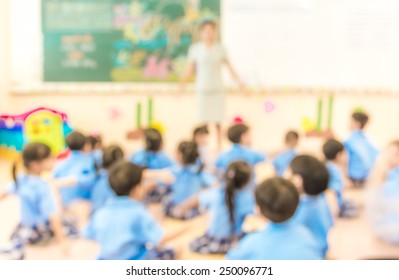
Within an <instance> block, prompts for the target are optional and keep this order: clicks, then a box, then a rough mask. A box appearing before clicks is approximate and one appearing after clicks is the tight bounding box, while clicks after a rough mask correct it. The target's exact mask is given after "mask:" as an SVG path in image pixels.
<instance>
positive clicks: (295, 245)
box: [226, 177, 323, 260]
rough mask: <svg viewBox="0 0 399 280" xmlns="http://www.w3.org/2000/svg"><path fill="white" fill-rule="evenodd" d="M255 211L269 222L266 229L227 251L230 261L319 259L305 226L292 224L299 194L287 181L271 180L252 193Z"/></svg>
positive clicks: (248, 236) (311, 237)
mask: <svg viewBox="0 0 399 280" xmlns="http://www.w3.org/2000/svg"><path fill="white" fill-rule="evenodd" d="M255 198H256V205H257V207H256V211H257V212H259V214H261V215H262V216H264V217H265V218H266V219H267V220H268V221H270V222H269V224H268V225H267V226H266V228H265V229H263V230H261V231H258V232H255V233H251V234H248V235H247V236H245V237H244V238H243V239H242V240H241V241H240V243H239V244H238V246H237V248H235V249H232V250H230V251H229V252H228V253H227V256H226V258H227V259H229V260H320V259H323V256H322V254H321V250H320V248H319V246H318V244H317V242H316V240H315V238H314V237H313V235H312V234H311V232H310V231H309V230H308V229H307V228H306V227H304V226H302V225H298V224H296V223H293V222H291V218H292V217H293V216H294V214H295V211H296V209H297V206H298V203H299V192H298V190H297V189H296V188H295V186H294V185H293V184H292V183H291V182H290V181H288V180H285V179H282V178H277V177H276V178H271V179H268V180H265V181H263V182H262V183H261V184H260V185H259V186H258V187H257V188H256V190H255Z"/></svg>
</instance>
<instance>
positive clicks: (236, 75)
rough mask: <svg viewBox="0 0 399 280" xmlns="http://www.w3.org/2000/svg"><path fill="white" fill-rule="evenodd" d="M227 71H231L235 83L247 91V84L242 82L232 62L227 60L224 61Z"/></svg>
mask: <svg viewBox="0 0 399 280" xmlns="http://www.w3.org/2000/svg"><path fill="white" fill-rule="evenodd" d="M224 63H225V65H226V67H227V69H228V70H229V73H230V75H231V77H232V78H233V79H234V81H235V82H236V83H237V84H238V86H239V87H240V89H241V90H244V89H245V84H244V83H243V82H242V80H241V78H240V76H239V75H238V74H237V71H236V70H235V68H234V67H233V65H232V64H231V62H230V60H228V59H225V61H224Z"/></svg>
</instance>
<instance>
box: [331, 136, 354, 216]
mask: <svg viewBox="0 0 399 280" xmlns="http://www.w3.org/2000/svg"><path fill="white" fill-rule="evenodd" d="M323 153H324V157H325V159H326V167H327V170H328V173H329V175H330V180H329V182H328V187H329V188H330V189H331V190H332V191H333V192H334V193H335V195H336V197H337V202H338V209H339V217H341V218H352V217H355V216H356V215H357V214H358V212H357V209H356V206H355V205H354V204H353V203H351V202H350V201H348V200H344V197H343V191H344V187H345V181H344V175H343V174H342V171H341V168H342V167H343V166H344V165H345V164H346V152H345V148H344V145H343V144H342V143H341V142H339V141H337V140H335V139H330V140H327V142H326V143H324V145H323Z"/></svg>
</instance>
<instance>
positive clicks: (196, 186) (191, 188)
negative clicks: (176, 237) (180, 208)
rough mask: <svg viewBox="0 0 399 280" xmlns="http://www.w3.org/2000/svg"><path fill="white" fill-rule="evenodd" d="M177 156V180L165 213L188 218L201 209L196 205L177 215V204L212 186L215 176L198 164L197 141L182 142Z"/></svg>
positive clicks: (166, 204)
mask: <svg viewBox="0 0 399 280" xmlns="http://www.w3.org/2000/svg"><path fill="white" fill-rule="evenodd" d="M177 158H178V162H179V164H180V165H179V166H177V167H175V168H173V169H172V173H173V175H174V176H175V178H176V181H175V182H174V184H173V185H172V187H171V193H170V194H169V195H168V196H167V198H166V199H165V201H164V204H165V213H166V215H167V216H170V217H173V218H177V219H183V220H186V219H190V218H193V217H195V216H198V215H199V214H200V213H201V212H200V209H199V208H198V207H194V208H192V209H189V211H187V212H186V213H184V215H182V216H175V215H174V208H175V206H176V205H178V204H180V203H182V202H183V201H185V200H187V199H189V198H191V197H193V196H195V195H197V194H198V193H199V192H200V191H201V190H203V189H205V188H208V187H211V186H212V185H213V184H214V183H215V178H214V177H213V176H212V175H211V174H209V173H208V172H207V171H205V170H204V166H202V165H199V164H198V159H199V152H198V146H197V144H196V143H195V142H186V141H184V142H181V143H180V145H179V147H178V155H177Z"/></svg>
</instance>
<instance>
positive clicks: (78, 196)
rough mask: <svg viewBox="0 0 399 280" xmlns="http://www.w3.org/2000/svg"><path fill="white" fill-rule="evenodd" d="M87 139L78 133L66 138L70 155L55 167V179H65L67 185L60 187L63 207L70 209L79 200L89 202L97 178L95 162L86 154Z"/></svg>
mask: <svg viewBox="0 0 399 280" xmlns="http://www.w3.org/2000/svg"><path fill="white" fill-rule="evenodd" d="M86 139H87V138H86V137H85V136H84V135H83V134H82V133H80V132H78V131H74V132H71V133H70V134H69V135H68V136H67V137H66V143H67V145H68V148H69V149H70V150H71V153H70V155H69V156H68V157H67V158H66V159H64V160H62V161H61V162H59V163H58V164H57V166H56V167H55V170H54V173H53V176H54V178H55V179H63V180H64V182H65V184H64V185H61V186H60V194H61V199H62V202H63V205H64V206H65V207H69V206H70V205H71V204H72V203H73V202H75V201H78V200H89V199H90V195H91V190H92V187H93V185H94V182H95V178H96V168H95V163H94V160H93V159H92V158H91V157H90V156H89V155H88V154H86V153H84V147H85V145H86Z"/></svg>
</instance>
